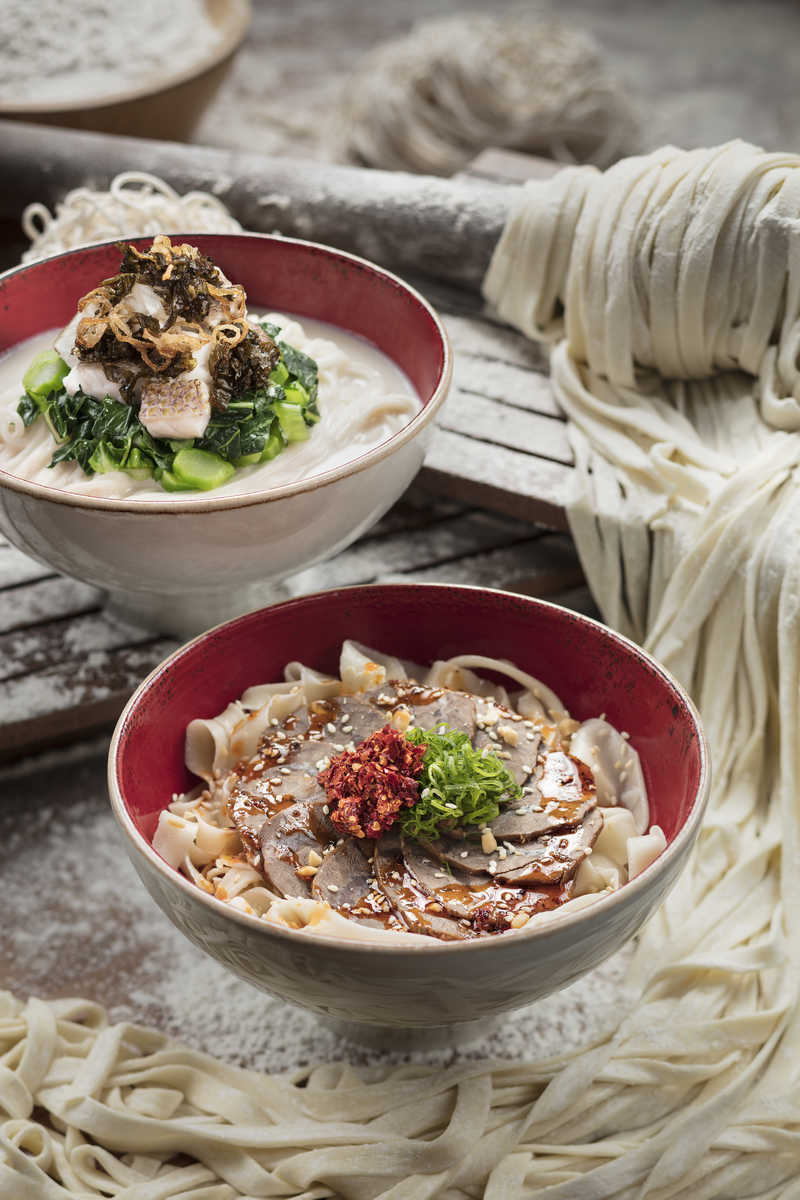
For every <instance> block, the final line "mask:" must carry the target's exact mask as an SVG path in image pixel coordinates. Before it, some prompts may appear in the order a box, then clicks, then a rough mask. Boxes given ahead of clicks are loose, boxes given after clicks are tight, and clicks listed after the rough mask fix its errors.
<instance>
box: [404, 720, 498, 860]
mask: <svg viewBox="0 0 800 1200" xmlns="http://www.w3.org/2000/svg"><path fill="white" fill-rule="evenodd" d="M406 737H407V738H408V740H409V741H411V742H413V743H414V744H415V745H417V746H420V745H425V746H427V749H426V751H425V757H424V759H423V760H422V775H421V776H420V778H419V788H420V798H419V800H418V801H417V802H416V804H414V805H413V806H412V807H411V808H407V809H405V810H404V811H403V812H402V814H401V816H400V826H401V828H402V830H403V832H404V833H407V834H408V835H409V836H410V837H415V838H418V837H425V838H436V837H438V836H439V829H440V826H441V825H446V826H447V827H450V826H452V825H461V826H463V825H478V826H482V825H487V824H488V823H489V822H490V821H493V820H494V818H495V817H496V816H497V815H498V813H499V812H500V805H501V803H503V802H505V801H507V800H515V799H518V798H519V797H520V796H521V795H522V788H521V787H520V786H519V784H518V783H517V781H516V780H515V779H514V776H513V775H512V774H511V772H510V771H509V770H508V768H507V767H506V766H505V765H504V764H503V763H502V761H501V760H500V759H499V758H498V757H497V755H496V754H489V753H487V752H486V751H485V750H475V749H474V748H473V746H472V744H471V743H470V740H469V737H468V735H467V734H466V733H463V732H462V731H461V730H458V729H449V728H447V726H444V725H439V726H437V728H436V730H435V731H434V730H429V729H417V728H415V727H414V728H411V729H409V730H408V731H407V732H406Z"/></svg>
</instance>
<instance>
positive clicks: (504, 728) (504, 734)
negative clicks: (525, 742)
mask: <svg viewBox="0 0 800 1200" xmlns="http://www.w3.org/2000/svg"><path fill="white" fill-rule="evenodd" d="M497 732H498V733H499V734H500V737H501V738H502V739H503V741H504V742H505V743H506V744H507V745H509V746H516V745H518V744H519V731H518V730H516V729H515V728H514V726H513V725H498V726H497Z"/></svg>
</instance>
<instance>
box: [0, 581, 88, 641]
mask: <svg viewBox="0 0 800 1200" xmlns="http://www.w3.org/2000/svg"><path fill="white" fill-rule="evenodd" d="M101 602H102V592H99V591H98V590H97V588H93V587H90V585H89V584H88V583H81V582H80V580H78V579H67V577H66V576H64V575H52V576H48V577H47V578H46V579H38V580H35V581H34V582H33V583H28V584H22V585H19V586H17V587H10V588H3V589H2V590H0V634H4V633H11V632H12V631H13V630H15V629H24V628H25V627H26V626H30V625H37V624H40V623H41V622H42V621H50V620H57V619H58V618H59V617H71V616H77V615H78V614H79V613H85V612H90V611H91V610H92V609H95V608H99V607H100V604H101Z"/></svg>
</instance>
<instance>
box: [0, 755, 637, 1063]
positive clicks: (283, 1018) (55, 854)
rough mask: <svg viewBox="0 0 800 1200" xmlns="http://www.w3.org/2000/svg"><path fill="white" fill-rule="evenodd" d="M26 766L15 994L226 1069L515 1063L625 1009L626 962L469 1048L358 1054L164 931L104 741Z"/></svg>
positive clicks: (12, 787) (592, 1031) (12, 828)
mask: <svg viewBox="0 0 800 1200" xmlns="http://www.w3.org/2000/svg"><path fill="white" fill-rule="evenodd" d="M35 766H36V768H37V769H35V770H26V769H25V767H24V766H18V767H17V768H13V769H7V770H5V771H2V772H0V847H2V850H0V864H1V865H0V871H1V872H2V878H3V881H4V895H3V901H4V908H5V914H4V918H5V919H4V922H3V925H4V938H3V941H2V943H0V971H2V978H3V986H5V987H7V988H9V989H10V990H11V991H12V992H14V993H15V994H17V995H19V996H23V997H24V996H27V995H29V994H33V995H40V996H43V997H46V998H51V997H55V996H70V995H82V996H86V997H89V998H91V999H92V1000H95V1001H98V1002H99V1003H101V1004H104V1005H107V1006H108V1007H109V1009H110V1010H111V1017H112V1019H113V1020H133V1021H135V1022H138V1023H145V1024H149V1025H154V1026H156V1027H157V1028H159V1029H161V1030H162V1031H164V1032H165V1033H170V1034H173V1035H175V1036H176V1037H178V1038H180V1039H182V1040H183V1041H185V1042H187V1043H189V1044H190V1045H192V1046H194V1047H196V1048H198V1049H201V1050H206V1051H209V1052H211V1053H213V1054H215V1055H216V1056H217V1057H219V1058H221V1059H222V1060H223V1061H224V1062H228V1063H236V1064H240V1065H243V1066H250V1067H254V1068H256V1069H258V1070H262V1071H267V1072H271V1073H274V1072H280V1071H285V1070H289V1069H292V1068H296V1067H299V1066H304V1065H305V1064H307V1063H310V1062H320V1061H323V1060H329V1061H330V1060H335V1061H347V1062H350V1063H353V1064H366V1063H375V1062H397V1061H406V1060H408V1059H411V1058H413V1059H414V1060H420V1059H422V1060H424V1061H428V1062H436V1063H439V1062H441V1063H449V1062H451V1061H457V1060H459V1059H462V1058H470V1059H477V1058H493V1057H504V1058H510V1059H513V1060H517V1061H519V1060H520V1059H524V1058H528V1057H530V1056H536V1055H542V1054H544V1053H546V1054H553V1053H556V1052H559V1051H562V1050H567V1049H571V1048H574V1047H576V1046H578V1045H580V1044H582V1043H584V1042H586V1041H587V1040H589V1039H592V1038H594V1037H596V1036H597V1035H599V1034H600V1033H601V1032H603V1030H604V1029H606V1028H608V1027H610V1026H611V1025H612V1024H616V1021H617V1019H618V1016H619V1007H620V1004H624V1003H625V998H624V994H623V992H622V983H621V981H622V978H623V975H624V966H625V961H626V955H625V954H624V953H623V954H621V955H617V956H616V957H615V958H614V959H612V960H610V961H609V962H608V963H607V964H605V965H604V966H603V967H601V968H600V969H599V970H597V971H594V972H593V973H592V974H591V975H588V976H586V977H585V978H584V979H582V980H579V981H578V982H577V983H576V984H573V985H572V987H570V988H567V989H566V990H565V991H562V992H560V993H558V994H557V995H555V996H551V997H549V998H547V999H546V1000H543V1001H540V1002H538V1003H537V1004H535V1005H532V1006H531V1007H529V1008H526V1009H523V1010H521V1011H519V1012H516V1013H511V1014H509V1015H508V1016H506V1017H505V1018H503V1019H502V1021H501V1022H500V1024H499V1027H497V1028H496V1029H495V1030H494V1031H493V1032H491V1033H490V1034H489V1035H488V1036H487V1037H485V1038H484V1039H482V1040H481V1041H478V1042H475V1043H473V1044H472V1045H471V1046H469V1047H467V1048H466V1049H465V1050H459V1051H453V1050H436V1051H427V1052H425V1053H424V1054H423V1053H421V1052H419V1051H416V1052H414V1053H413V1054H409V1053H407V1052H403V1051H398V1050H392V1048H391V1046H390V1044H389V1041H388V1038H387V1042H386V1045H385V1047H383V1048H382V1049H365V1048H364V1047H361V1046H357V1045H354V1044H352V1043H350V1042H347V1041H345V1040H343V1039H342V1038H340V1037H339V1036H337V1035H336V1034H334V1033H333V1032H332V1031H331V1030H329V1029H327V1028H325V1027H324V1026H323V1025H322V1024H320V1022H319V1021H318V1020H317V1018H316V1017H315V1016H314V1015H313V1014H311V1013H307V1012H305V1011H303V1010H302V1009H299V1008H296V1007H294V1006H292V1005H289V1004H285V1003H283V1002H282V1001H280V1000H276V999H274V998H273V997H271V996H267V995H262V994H261V993H260V992H258V991H257V990H256V989H255V988H253V987H251V986H250V985H249V984H246V983H244V982H242V981H240V980H239V979H237V978H236V977H235V976H234V975H232V974H231V973H230V972H229V971H227V970H226V969H225V968H224V967H222V966H219V965H218V964H217V963H216V962H214V961H213V960H212V959H211V958H208V957H207V956H206V955H204V954H203V953H202V952H201V951H199V950H197V949H196V948H195V947H194V946H193V945H191V943H190V942H188V941H187V940H186V939H185V938H184V937H183V936H182V934H180V933H178V931H177V930H176V929H174V928H173V927H172V925H170V923H169V922H168V921H167V919H166V917H165V916H164V915H163V914H162V913H161V912H160V910H159V909H158V908H156V906H155V904H154V903H153V902H152V901H151V900H150V898H149V896H148V895H147V893H146V891H145V889H144V887H143V886H142V884H141V883H140V882H139V880H138V878H137V876H136V875H135V873H134V870H133V868H132V866H131V865H130V863H129V862H128V860H127V857H126V854H125V849H124V844H123V837H122V835H121V833H120V832H119V830H118V828H117V825H116V822H115V820H114V818H113V816H112V814H111V812H110V809H109V806H108V800H107V796H106V784H105V746H104V744H102V743H100V742H97V741H95V742H93V743H89V744H86V745H85V746H83V747H81V746H76V747H73V748H71V749H70V751H68V752H66V753H51V754H49V755H48V756H47V757H46V759H39V760H38V761H37V763H36V764H35ZM56 797H57V800H56V799H55V798H56ZM20 813H24V814H25V820H24V825H23V823H22V822H21V820H20Z"/></svg>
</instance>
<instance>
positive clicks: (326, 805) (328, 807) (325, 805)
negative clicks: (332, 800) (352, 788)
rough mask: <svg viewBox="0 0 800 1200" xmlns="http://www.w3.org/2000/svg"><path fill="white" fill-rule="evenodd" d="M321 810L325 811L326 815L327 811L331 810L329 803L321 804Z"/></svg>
mask: <svg viewBox="0 0 800 1200" xmlns="http://www.w3.org/2000/svg"><path fill="white" fill-rule="evenodd" d="M322 811H323V812H324V813H325V816H326V817H327V815H328V813H329V812H330V811H331V808H330V805H329V804H323V806H322Z"/></svg>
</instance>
